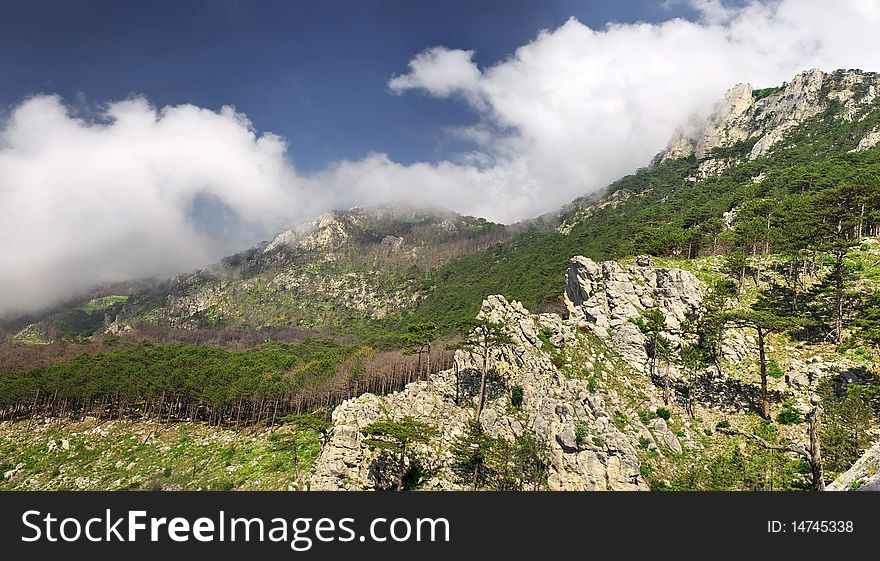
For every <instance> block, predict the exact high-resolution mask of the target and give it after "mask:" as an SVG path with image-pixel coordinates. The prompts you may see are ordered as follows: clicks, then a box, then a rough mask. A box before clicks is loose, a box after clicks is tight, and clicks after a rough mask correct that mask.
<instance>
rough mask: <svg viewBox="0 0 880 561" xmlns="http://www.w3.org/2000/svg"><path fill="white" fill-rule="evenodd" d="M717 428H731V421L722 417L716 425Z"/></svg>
mask: <svg viewBox="0 0 880 561" xmlns="http://www.w3.org/2000/svg"><path fill="white" fill-rule="evenodd" d="M715 428H716V429H729V428H730V421H728V420H727V419H722V420H720V421H718V423H717V424H716V425H715Z"/></svg>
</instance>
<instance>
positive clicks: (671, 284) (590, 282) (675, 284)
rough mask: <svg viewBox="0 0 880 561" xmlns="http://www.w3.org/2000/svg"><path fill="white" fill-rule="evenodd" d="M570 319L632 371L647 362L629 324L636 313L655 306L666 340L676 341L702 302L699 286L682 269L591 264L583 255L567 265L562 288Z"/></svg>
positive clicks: (637, 334)
mask: <svg viewBox="0 0 880 561" xmlns="http://www.w3.org/2000/svg"><path fill="white" fill-rule="evenodd" d="M565 298H566V304H567V306H568V309H569V314H570V318H571V319H572V320H573V321H575V322H578V323H580V324H585V325H586V326H587V327H588V328H589V329H591V330H592V331H593V332H594V333H595V334H596V335H598V336H599V337H601V338H603V339H610V341H611V346H612V348H613V349H614V350H616V351H617V352H618V353H620V355H621V356H622V357H623V358H624V359H625V360H626V361H627V362H628V363H629V364H630V366H632V367H633V368H634V369H636V370H642V369H644V367H645V364H646V363H647V359H648V357H647V353H646V350H645V347H646V343H647V340H646V338H645V336H644V335H643V334H642V333H641V332H640V331H639V329H638V327H636V326H635V325H633V323H632V322H631V321H630V320H631V319H632V318H637V317H639V316H640V315H641V312H642V311H643V310H646V309H650V308H657V309H659V310H660V311H661V312H662V313H663V316H664V318H665V320H666V327H667V333H668V336H669V337H670V339H671V340H673V341H675V342H677V341H678V340H679V339H680V333H681V326H682V323H683V322H684V321H685V319H686V318H687V316H688V315H690V314H693V313H696V312H698V311H699V309H700V306H701V304H702V302H703V288H702V283H701V282H700V281H699V280H698V279H697V278H696V277H695V276H694V275H692V274H691V273H689V272H687V271H684V270H682V269H666V268H661V267H639V266H636V267H628V268H624V267H622V266H621V265H619V264H618V263H616V262H614V261H606V262H604V263H596V262H595V261H593V260H592V259H589V258H587V257H581V256H578V257H573V258H572V259H571V261H570V262H569V267H568V275H567V279H566V287H565Z"/></svg>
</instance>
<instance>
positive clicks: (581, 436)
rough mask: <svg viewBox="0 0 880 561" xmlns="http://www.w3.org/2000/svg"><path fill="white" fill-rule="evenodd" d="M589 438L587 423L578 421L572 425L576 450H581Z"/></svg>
mask: <svg viewBox="0 0 880 561" xmlns="http://www.w3.org/2000/svg"><path fill="white" fill-rule="evenodd" d="M588 436H590V429H589V426H588V425H587V423H585V422H583V421H578V422H577V423H575V425H574V440H575V442H576V443H577V445H578V448H583V447H584V445H585V444H586V443H587V437H588Z"/></svg>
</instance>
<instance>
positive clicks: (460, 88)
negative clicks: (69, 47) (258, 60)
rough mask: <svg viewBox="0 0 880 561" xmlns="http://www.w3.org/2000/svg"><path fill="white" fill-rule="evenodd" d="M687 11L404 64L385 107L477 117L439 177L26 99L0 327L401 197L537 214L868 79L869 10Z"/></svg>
mask: <svg viewBox="0 0 880 561" xmlns="http://www.w3.org/2000/svg"><path fill="white" fill-rule="evenodd" d="M692 4H693V5H694V6H695V7H696V8H697V9H698V10H699V12H700V14H701V17H700V18H699V21H696V22H691V21H685V20H681V19H674V20H670V21H667V22H663V23H659V24H645V23H639V24H612V25H608V26H606V27H604V28H602V29H591V28H589V27H587V26H585V25H583V24H581V23H580V22H578V21H576V20H573V19H572V20H569V21H568V22H566V23H565V24H564V25H562V26H560V27H559V28H557V29H553V30H547V31H542V32H541V33H539V34H538V35H537V37H536V38H535V39H534V40H533V41H531V42H530V43H528V44H526V45H523V46H522V47H520V48H519V49H517V50H516V52H514V53H513V54H512V55H511V56H510V57H509V58H507V59H505V60H503V61H500V62H498V63H497V64H494V65H492V66H489V67H485V68H480V67H478V66H477V64H476V63H475V62H474V53H473V52H472V51H467V50H456V49H448V48H445V47H442V46H435V47H431V48H429V49H428V50H426V51H425V52H423V53H421V54H419V55H417V56H416V57H415V58H414V59H413V60H412V61H411V62H410V63H409V66H408V71H407V72H406V73H404V74H401V75H397V76H394V77H393V78H392V79H391V80H390V81H389V83H388V87H389V89H390V90H391V92H393V93H396V94H401V95H403V94H406V93H407V92H409V91H413V90H415V91H420V92H423V93H426V94H428V95H430V96H434V97H438V98H449V97H457V98H460V99H463V100H465V103H467V104H469V105H470V106H471V107H472V108H473V110H474V112H475V115H476V119H475V123H474V124H473V126H472V127H469V128H466V129H464V130H459V131H457V132H456V133H455V134H458V135H460V136H461V137H462V138H467V139H470V140H471V141H472V142H473V143H475V149H474V150H472V151H469V152H468V153H465V154H460V155H458V156H456V157H454V158H452V159H451V160H450V161H442V162H437V163H416V164H412V165H401V164H399V163H396V162H394V161H393V160H392V159H391V158H390V157H389V156H387V155H385V154H372V155H369V156H367V157H365V158H363V159H362V160H359V161H342V162H338V163H337V164H335V165H333V166H331V167H329V168H328V169H326V170H325V171H323V172H321V173H317V174H312V175H308V176H304V175H302V174H299V173H297V171H296V170H295V169H294V167H293V165H292V164H291V163H290V159H289V158H288V154H287V153H286V144H285V142H284V141H283V139H281V138H279V137H277V136H274V135H272V134H263V135H258V134H257V133H256V132H255V131H254V130H253V128H252V126H251V124H250V123H249V122H248V120H247V119H246V117H245V116H244V115H242V114H240V113H237V112H236V111H235V110H234V109H232V108H223V109H222V110H221V111H219V112H214V111H210V110H206V109H202V108H198V107H194V106H191V105H181V106H176V107H166V108H163V109H161V110H157V109H155V108H153V107H151V106H150V105H149V103H148V102H147V101H145V100H143V99H140V98H136V99H131V100H127V101H122V102H118V103H112V104H110V105H108V106H107V107H106V108H105V110H104V111H103V113H102V114H101V115H98V118H97V120H96V121H86V120H83V119H80V118H77V117H76V116H75V115H73V114H71V112H70V111H69V110H68V108H67V107H66V106H65V105H64V103H62V101H61V100H60V99H58V98H56V97H51V96H39V97H35V98H31V99H29V100H26V101H24V102H23V103H22V104H20V105H19V106H17V107H15V108H13V109H12V110H11V112H10V113H9V116H8V117H7V118H6V119H5V120H2V121H0V314H2V313H3V312H4V311H6V312H8V311H11V310H29V309H34V308H38V307H40V306H43V305H47V304H51V303H53V302H54V301H57V300H58V299H61V298H64V297H67V296H70V295H71V294H73V293H75V292H76V291H78V290H82V289H84V288H87V287H88V286H90V285H92V284H94V283H95V282H100V281H108V280H122V279H126V278H133V277H141V276H148V275H152V274H168V273H171V272H176V271H185V270H189V269H192V268H194V267H197V266H199V265H202V264H205V263H206V262H209V261H211V260H213V259H216V258H219V257H220V256H222V255H225V254H228V253H230V252H232V251H235V250H238V249H241V248H243V247H247V246H248V245H250V244H252V243H253V242H254V241H256V240H258V239H260V237H266V236H269V235H271V234H272V233H273V232H275V231H277V230H279V229H282V228H284V227H287V226H290V225H292V224H295V223H297V222H299V221H302V220H304V219H308V218H310V217H312V216H313V215H315V214H317V213H319V212H321V211H323V210H326V209H329V208H340V207H345V206H350V205H353V204H376V203H382V202H388V201H392V200H400V199H409V200H412V201H416V202H418V201H421V202H426V203H431V204H437V205H441V206H445V207H448V208H452V209H454V210H458V211H462V212H467V213H471V214H476V215H481V216H485V217H487V218H490V219H494V220H500V221H508V222H509V221H513V220H517V219H521V218H525V217H530V216H535V215H538V214H541V213H543V212H546V211H551V210H554V209H556V208H558V207H559V206H560V205H562V204H564V203H566V202H568V201H570V200H571V199H572V198H574V197H577V196H579V195H582V194H584V193H586V192H589V191H593V190H596V189H600V188H601V187H603V186H604V185H606V184H607V183H609V182H611V181H613V180H614V179H616V178H618V177H620V176H621V175H624V174H626V173H629V172H631V171H633V170H634V169H636V168H637V167H639V166H642V165H645V164H647V163H648V162H649V161H650V159H651V157H652V156H653V155H654V154H656V153H657V152H658V151H659V150H660V149H661V148H662V147H663V146H664V145H665V143H666V141H667V140H668V138H669V137H670V135H671V134H672V132H673V130H674V129H675V127H676V126H677V125H679V124H681V123H683V122H685V121H687V120H688V119H691V118H692V117H693V115H694V114H695V113H698V114H699V113H703V114H704V113H705V112H706V111H707V110H708V108H710V107H711V105H712V104H713V103H714V102H715V101H716V100H717V99H718V98H719V97H720V96H721V95H722V94H723V92H724V91H725V90H726V89H728V88H729V87H731V86H732V85H734V84H735V83H738V82H750V83H752V84H753V85H754V86H756V87H763V86H770V85H776V84H779V83H781V82H782V81H784V80H788V79H790V78H791V77H792V76H793V75H794V74H796V73H797V72H800V71H802V70H804V69H807V68H812V67H818V68H821V69H823V70H826V71H830V70H834V69H837V68H863V69H865V70H880V49H877V48H876V39H875V35H876V30H877V29H878V28H880V2H878V1H877V0H848V1H843V0H842V1H839V2H834V3H833V4H829V3H828V2H826V1H823V0H780V1H777V2H771V3H761V2H757V1H755V2H751V3H748V4H746V5H745V6H739V7H733V6H731V5H729V4H724V3H721V2H720V1H718V0H694V1H693V2H692ZM294 156H295V155H294ZM205 201H209V204H210V205H213V206H214V207H219V208H223V209H226V210H227V212H226V213H223V214H224V216H227V217H229V218H230V219H229V220H228V221H227V222H226V223H224V224H222V225H221V226H222V227H220V228H218V227H217V225H216V224H205V223H204V221H203V220H200V219H199V218H198V216H199V213H198V212H197V211H194V210H193V206H194V205H195V206H198V205H199V204H202V203H204V202H205ZM217 215H218V213H217V212H214V213H213V214H209V216H217ZM220 233H222V235H220Z"/></svg>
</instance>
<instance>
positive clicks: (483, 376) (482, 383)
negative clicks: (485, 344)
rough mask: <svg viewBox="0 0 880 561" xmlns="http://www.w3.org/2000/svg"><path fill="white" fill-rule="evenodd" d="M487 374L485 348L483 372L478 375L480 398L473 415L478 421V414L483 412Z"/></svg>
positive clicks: (486, 352)
mask: <svg viewBox="0 0 880 561" xmlns="http://www.w3.org/2000/svg"><path fill="white" fill-rule="evenodd" d="M488 372H489V350H488V348H486V349H485V350H484V351H483V372H482V373H481V375H480V398H479V400H478V401H477V413H476V415H475V417H476V420H477V421H479V420H480V414H481V413H482V412H483V403H484V402H485V400H486V376H487V375H488Z"/></svg>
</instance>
